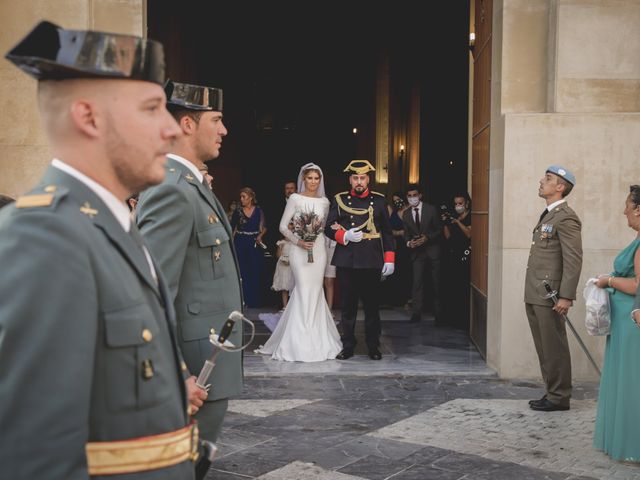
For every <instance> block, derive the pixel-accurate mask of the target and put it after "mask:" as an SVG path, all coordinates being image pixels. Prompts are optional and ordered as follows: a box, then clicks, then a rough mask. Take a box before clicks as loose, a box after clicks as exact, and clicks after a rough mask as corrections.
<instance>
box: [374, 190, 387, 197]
mask: <svg viewBox="0 0 640 480" xmlns="http://www.w3.org/2000/svg"><path fill="white" fill-rule="evenodd" d="M371 193H372V194H374V195H380V196H381V197H384V194H383V193H380V192H374V191H373V190H371Z"/></svg>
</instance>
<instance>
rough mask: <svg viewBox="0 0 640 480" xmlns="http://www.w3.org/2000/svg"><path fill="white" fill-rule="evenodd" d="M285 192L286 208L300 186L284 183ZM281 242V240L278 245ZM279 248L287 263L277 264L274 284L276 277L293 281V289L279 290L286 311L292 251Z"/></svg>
mask: <svg viewBox="0 0 640 480" xmlns="http://www.w3.org/2000/svg"><path fill="white" fill-rule="evenodd" d="M283 191H284V198H285V206H286V202H287V201H288V200H289V197H290V196H291V194H292V193H296V192H297V191H298V186H297V185H296V182H294V181H293V180H289V181H286V182H284V188H283ZM289 228H290V229H292V228H293V224H289ZM281 241H282V242H287V241H288V240H287V239H286V238H285V237H282V240H281ZM279 242H280V240H279V241H278V242H277V243H279ZM279 247H280V248H281V250H282V253H283V255H284V256H285V257H284V258H286V262H280V261H278V263H277V264H276V271H275V272H274V274H273V275H274V277H273V280H274V284H275V280H276V275H278V276H279V277H280V278H290V279H291V288H285V289H279V290H280V291H281V292H280V293H281V295H282V309H283V310H284V308H285V307H286V306H287V302H288V301H289V292H291V290H293V272H291V266H290V265H289V250H291V245H285V243H279ZM287 283H288V282H287ZM272 288H273V287H272Z"/></svg>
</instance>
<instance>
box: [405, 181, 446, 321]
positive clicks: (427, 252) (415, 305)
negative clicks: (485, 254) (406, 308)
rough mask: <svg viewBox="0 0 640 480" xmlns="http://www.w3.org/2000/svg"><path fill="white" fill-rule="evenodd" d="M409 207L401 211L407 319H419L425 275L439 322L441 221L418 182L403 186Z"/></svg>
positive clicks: (440, 316) (440, 312)
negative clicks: (409, 275)
mask: <svg viewBox="0 0 640 480" xmlns="http://www.w3.org/2000/svg"><path fill="white" fill-rule="evenodd" d="M407 201H408V202H409V208H407V209H406V210H405V211H404V213H403V214H402V223H403V224H404V239H405V242H407V248H408V249H409V256H410V258H411V265H412V269H413V270H412V271H413V286H412V288H411V298H412V312H413V313H412V314H411V319H410V320H409V321H410V322H419V321H420V320H421V319H422V300H423V297H424V288H423V287H424V279H425V275H429V276H430V277H431V283H432V287H433V309H434V315H435V321H436V324H439V323H441V322H442V302H441V301H440V256H441V251H440V250H441V249H440V240H441V238H442V224H441V223H440V217H439V216H438V212H437V211H436V208H435V207H434V206H433V205H429V204H428V203H425V202H423V201H422V189H421V188H420V186H419V185H409V188H408V189H407Z"/></svg>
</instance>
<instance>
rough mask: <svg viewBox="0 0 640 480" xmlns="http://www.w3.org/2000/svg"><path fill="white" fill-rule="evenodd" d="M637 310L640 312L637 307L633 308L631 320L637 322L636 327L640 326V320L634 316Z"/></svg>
mask: <svg viewBox="0 0 640 480" xmlns="http://www.w3.org/2000/svg"><path fill="white" fill-rule="evenodd" d="M636 312H640V309H637V308H636V309H635V310H632V311H631V321H632V322H633V323H635V325H636V327H638V328H640V323H638V322H637V321H636V317H635V316H634V314H635V313H636Z"/></svg>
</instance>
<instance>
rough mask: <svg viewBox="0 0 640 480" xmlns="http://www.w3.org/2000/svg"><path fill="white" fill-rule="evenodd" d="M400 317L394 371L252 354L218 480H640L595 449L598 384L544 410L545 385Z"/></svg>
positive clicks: (389, 324)
mask: <svg viewBox="0 0 640 480" xmlns="http://www.w3.org/2000/svg"><path fill="white" fill-rule="evenodd" d="M394 315H397V316H398V317H399V318H396V319H393V320H387V318H388V317H389V316H391V315H386V316H384V317H383V319H385V321H384V322H383V346H384V351H385V352H386V353H385V358H384V359H383V361H382V362H374V361H371V360H369V359H368V358H367V357H366V356H364V355H361V356H359V357H358V356H356V358H355V360H354V359H350V360H348V361H344V362H337V361H336V362H321V363H322V364H323V365H321V366H318V365H320V364H298V363H295V364H290V363H286V362H275V361H271V360H269V359H265V358H263V357H262V356H256V355H254V354H251V353H249V354H247V357H246V363H245V367H246V369H247V380H246V388H245V393H244V394H243V395H242V397H241V398H238V399H235V400H233V401H231V402H230V405H229V413H228V416H227V420H226V423H225V428H224V430H223V432H222V435H221V438H220V440H219V444H218V446H219V455H218V458H217V460H216V461H215V462H214V465H213V469H212V471H211V472H210V474H209V477H208V478H209V479H220V480H230V479H235V480H238V479H248V478H251V479H269V480H276V479H277V480H303V479H305V480H306V479H317V480H333V479H335V480H358V479H366V480H378V479H380V480H382V479H394V480H429V479H437V480H439V479H443V480H463V479H464V480H490V479H492V480H502V479H504V480H512V479H517V480H530V479H531V480H534V479H535V480H537V479H553V480H555V479H558V480H577V479H585V480H586V479H640V467H635V466H629V465H625V464H621V463H618V462H614V461H611V460H610V459H609V458H608V457H607V456H606V455H604V454H602V453H600V452H597V451H595V450H594V449H593V448H592V447H591V436H592V430H593V422H594V416H595V399H596V397H597V385H595V384H578V385H576V386H575V391H574V399H573V402H572V405H571V407H572V408H571V410H569V411H567V412H549V413H545V412H534V411H532V410H530V409H529V408H528V405H527V400H528V399H531V398H539V397H540V396H541V393H542V389H541V385H540V384H538V383H535V382H530V381H522V382H508V381H503V380H500V379H498V378H497V377H496V376H495V374H493V373H492V372H491V371H490V369H488V368H487V367H486V366H484V364H483V363H482V362H480V364H478V362H477V360H478V358H479V355H478V354H477V352H475V349H474V348H473V346H472V345H471V344H470V343H469V340H468V338H467V336H466V335H465V334H464V333H463V332H460V331H455V330H451V329H442V328H440V329H438V328H436V327H434V326H433V324H432V323H431V322H423V323H422V324H420V325H418V326H413V325H411V324H409V323H408V322H406V320H403V318H402V312H400V313H398V312H395V313H394ZM407 318H408V317H407ZM261 335H262V337H263V339H264V338H266V337H267V336H268V332H262V334H261ZM259 340H260V339H258V341H259ZM480 360H481V359H480ZM331 363H337V364H338V363H339V365H337V366H330V365H329V364H331ZM325 364H326V365H325ZM423 368H426V373H423V374H421V372H420V370H421V369H423ZM403 369H407V374H406V375H405V374H402V373H401V372H402V371H403Z"/></svg>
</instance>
